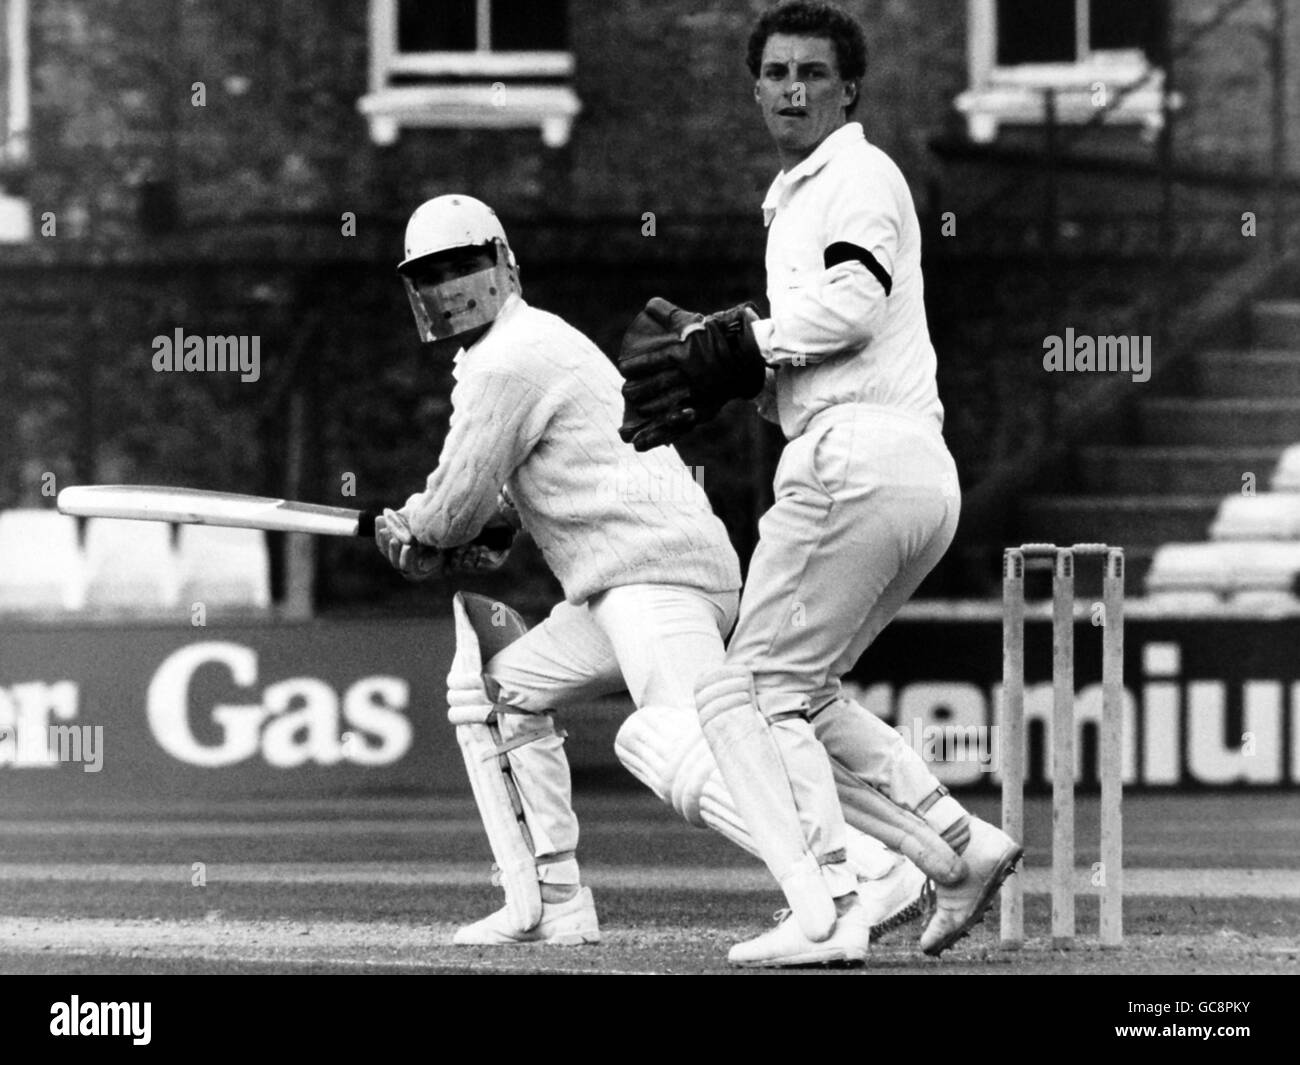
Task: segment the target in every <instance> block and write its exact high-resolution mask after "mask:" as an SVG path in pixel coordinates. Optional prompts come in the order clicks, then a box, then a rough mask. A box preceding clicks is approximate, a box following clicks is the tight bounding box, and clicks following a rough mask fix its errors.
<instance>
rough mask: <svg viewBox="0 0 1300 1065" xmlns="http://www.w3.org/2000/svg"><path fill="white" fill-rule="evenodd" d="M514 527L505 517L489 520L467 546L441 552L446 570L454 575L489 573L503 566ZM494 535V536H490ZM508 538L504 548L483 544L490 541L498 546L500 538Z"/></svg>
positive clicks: (508, 552) (511, 540)
mask: <svg viewBox="0 0 1300 1065" xmlns="http://www.w3.org/2000/svg"><path fill="white" fill-rule="evenodd" d="M515 531H516V530H515V526H514V525H513V524H512V523H511V522H510V521H509V519H508V518H507V517H505V516H504V515H502V514H498V515H497V516H496V517H494V518H492V519H490V520H489V521H488V523H487V524H486V525H484V526H483V530H482V531H481V532H480V533H479V534H478V536H476V537H475V538H474V539H473V540H471V541H470V542H469V543H467V544H461V546H460V547H449V548H447V550H445V551H444V552H443V556H444V564H445V565H446V567H447V569H448V570H451V571H454V572H456V573H491V572H493V571H494V570H499V569H500V568H501V567H502V566H504V565H505V562H506V558H507V556H509V554H510V545H511V544H512V543H513V542H514V538H515ZM493 533H495V535H492V534H493ZM503 536H504V537H508V539H507V540H506V541H505V543H506V546H505V547H499V546H497V547H493V546H489V545H488V544H487V543H484V542H483V541H484V540H487V539H489V538H490V539H491V540H492V542H493V543H495V544H500V542H501V540H502V537H503Z"/></svg>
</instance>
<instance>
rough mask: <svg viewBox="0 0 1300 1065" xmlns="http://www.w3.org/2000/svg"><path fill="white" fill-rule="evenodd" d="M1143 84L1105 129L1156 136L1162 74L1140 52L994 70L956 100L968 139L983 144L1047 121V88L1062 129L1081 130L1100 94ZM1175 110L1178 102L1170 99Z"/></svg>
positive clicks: (1115, 109)
mask: <svg viewBox="0 0 1300 1065" xmlns="http://www.w3.org/2000/svg"><path fill="white" fill-rule="evenodd" d="M1137 82H1141V84H1140V85H1139V86H1138V87H1137V88H1135V89H1132V90H1131V91H1129V92H1127V93H1126V94H1125V95H1124V98H1123V100H1122V101H1121V102H1120V103H1118V104H1116V105H1113V106H1111V107H1109V109H1108V110H1107V112H1106V117H1105V119H1104V120H1103V121H1104V122H1105V123H1106V124H1107V125H1140V126H1143V127H1145V131H1146V132H1147V133H1149V134H1154V133H1155V132H1157V131H1159V129H1160V128H1161V126H1162V125H1163V124H1164V83H1165V74H1164V71H1163V70H1158V69H1156V68H1154V67H1152V66H1150V64H1148V63H1147V61H1146V59H1145V58H1144V57H1143V56H1142V54H1141V53H1140V52H1139V53H1127V52H1121V53H1114V54H1112V55H1105V54H1102V55H1097V56H1093V57H1092V58H1091V59H1089V60H1087V61H1086V62H1081V63H1033V64H1024V65H1022V66H1016V67H995V68H993V70H992V71H991V72H990V73H989V77H988V82H987V84H985V85H982V86H976V87H973V88H971V89H968V90H967V91H966V92H964V93H962V94H961V95H960V96H958V97H957V99H956V101H955V104H956V107H957V110H958V111H960V112H962V113H963V114H964V115H965V116H966V125H967V131H968V133H969V135H970V138H971V140H973V141H975V142H977V143H980V144H987V143H989V142H990V141H993V140H995V139H996V138H997V135H998V128H999V127H1000V126H1002V125H1004V124H1012V125H1042V124H1044V123H1046V121H1047V95H1046V91H1045V90H1048V89H1054V90H1055V91H1056V120H1057V121H1058V122H1060V123H1061V124H1062V125H1083V124H1084V123H1086V122H1090V121H1092V119H1093V118H1094V116H1095V115H1096V114H1097V112H1098V110H1100V108H1099V106H1098V104H1097V99H1098V91H1099V90H1101V91H1102V92H1104V95H1105V98H1106V100H1107V101H1108V102H1110V101H1113V100H1114V99H1115V97H1116V95H1117V94H1118V93H1120V92H1121V91H1122V90H1124V89H1125V88H1126V87H1127V86H1130V85H1133V84H1134V83H1137ZM1170 105H1171V106H1172V107H1174V108H1175V109H1176V108H1178V107H1180V106H1182V98H1181V97H1180V96H1179V95H1177V94H1175V95H1174V96H1172V97H1171V99H1170Z"/></svg>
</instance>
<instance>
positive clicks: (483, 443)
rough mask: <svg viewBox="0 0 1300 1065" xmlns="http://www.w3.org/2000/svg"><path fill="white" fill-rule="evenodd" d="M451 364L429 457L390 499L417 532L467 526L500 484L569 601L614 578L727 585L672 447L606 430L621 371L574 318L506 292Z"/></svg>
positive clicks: (613, 416) (436, 537) (734, 567)
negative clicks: (399, 501) (414, 484)
mask: <svg viewBox="0 0 1300 1065" xmlns="http://www.w3.org/2000/svg"><path fill="white" fill-rule="evenodd" d="M455 377H456V385H455V387H454V388H453V389H452V393H451V402H452V415H451V428H450V430H449V431H448V433H447V439H446V441H445V442H444V443H443V448H442V454H441V456H440V457H439V459H438V468H437V469H436V470H434V471H433V473H431V474H430V475H429V479H428V483H427V485H426V487H425V490H424V491H423V492H420V493H417V494H415V495H413V496H411V498H410V499H408V500H407V501H406V505H405V507H404V508H403V512H404V515H405V516H406V517H407V518H408V520H409V521H410V524H411V528H412V531H413V532H414V533H415V535H416V537H417V538H418V539H419V540H420V541H421V542H422V543H426V544H436V545H439V546H442V547H452V546H455V545H457V544H462V543H465V542H466V541H468V540H471V539H473V538H474V537H475V536H476V535H477V534H478V532H479V530H480V529H481V528H482V527H483V524H484V522H486V521H487V520H488V519H489V518H490V517H492V515H493V514H494V513H495V512H496V501H497V495H498V492H499V490H500V488H501V486H502V485H506V486H507V487H508V488H509V490H510V493H511V495H512V497H513V498H514V502H515V505H516V506H517V507H518V509H519V515H520V517H521V518H522V519H523V524H524V528H526V529H527V530H528V531H529V532H530V533H531V534H532V536H533V539H534V540H536V542H537V544H538V546H539V547H540V548H541V551H542V555H543V556H544V557H545V559H546V562H547V564H548V565H549V566H550V567H551V569H552V570H553V571H554V573H555V575H556V576H557V577H558V578H559V580H560V584H561V585H563V587H564V594H565V598H566V599H567V600H568V601H569V602H571V603H582V602H585V601H586V600H587V599H589V598H590V597H591V596H593V595H595V594H596V593H598V592H601V591H604V590H605V589H607V588H613V587H615V586H618V585H624V584H679V585H685V586H688V587H692V588H699V589H701V590H704V591H715V592H716V591H731V590H734V589H736V588H739V587H740V566H739V563H738V562H737V559H736V553H735V551H734V550H733V549H732V546H731V542H730V541H729V539H728V538H727V531H726V529H725V528H724V527H723V525H722V522H721V521H719V520H718V518H717V516H716V515H715V514H714V513H713V509H712V507H710V505H709V501H708V498H707V497H706V496H705V494H704V491H703V489H702V488H701V487H700V485H699V484H698V483H696V481H695V479H694V478H693V477H692V473H691V470H690V469H689V468H688V467H687V466H686V465H685V464H684V463H683V462H682V460H681V459H680V458H679V457H678V455H677V452H676V450H675V449H673V448H671V447H660V448H655V449H654V450H653V451H649V452H646V453H644V454H641V453H638V452H637V451H635V450H633V448H632V446H631V445H630V444H625V443H623V441H622V440H620V439H619V436H618V426H619V422H620V420H621V418H622V413H623V400H622V395H621V393H620V388H621V386H622V378H621V377H620V376H619V374H618V371H617V370H616V369H615V368H614V366H613V364H612V363H611V362H610V361H609V360H608V359H607V358H606V357H605V356H604V354H602V353H601V351H600V349H599V348H597V347H596V345H595V344H593V343H592V342H591V341H590V340H588V339H587V338H586V337H585V336H583V334H582V333H580V332H578V330H576V329H574V328H573V327H572V326H571V325H569V324H568V323H567V322H565V321H564V320H563V319H561V318H558V317H556V316H555V315H553V314H548V313H546V312H545V311H540V310H537V309H536V308H534V307H530V306H529V305H528V304H527V303H525V302H524V300H523V299H522V298H520V297H518V296H512V297H511V298H510V300H509V301H508V302H507V303H506V306H505V307H504V308H503V310H502V312H501V314H500V315H499V316H498V318H497V320H496V321H495V322H494V323H493V325H492V328H491V329H489V330H488V332H487V333H486V334H485V335H484V336H483V337H482V338H481V339H480V340H479V341H478V342H477V343H476V344H474V345H473V346H472V347H471V348H470V349H469V350H468V351H462V352H461V353H460V355H459V356H457V359H456V369H455Z"/></svg>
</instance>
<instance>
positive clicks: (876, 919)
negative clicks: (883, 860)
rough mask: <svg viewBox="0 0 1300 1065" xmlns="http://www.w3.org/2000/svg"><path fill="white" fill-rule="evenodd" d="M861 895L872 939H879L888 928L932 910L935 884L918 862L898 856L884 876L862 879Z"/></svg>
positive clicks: (901, 925) (859, 895)
mask: <svg viewBox="0 0 1300 1065" xmlns="http://www.w3.org/2000/svg"><path fill="white" fill-rule="evenodd" d="M858 898H859V899H860V900H861V902H862V905H863V907H864V908H865V909H866V911H867V921H868V922H869V923H870V925H871V942H873V943H879V942H880V940H881V939H882V938H883V937H884V936H885V935H887V934H888V933H889V932H892V931H894V930H895V929H898V928H902V927H903V926H904V925H906V924H910V923H911V922H912V921H916V920H919V919H920V918H922V917H925V916H927V915H928V914H929V913H930V908H931V907H932V906H933V905H934V885H933V884H931V883H930V878H929V877H927V876H926V875H925V874H924V873H923V872H921V870H920V869H918V868H917V867H916V866H915V865H913V864H912V863H911V862H909V861H907V859H905V858H899V859H898V861H896V862H895V863H894V867H893V868H892V869H891V870H890V871H889V872H888V873H886V874H885V875H884V876H882V877H877V878H876V879H874V880H859V881H858Z"/></svg>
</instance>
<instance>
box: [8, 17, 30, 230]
mask: <svg viewBox="0 0 1300 1065" xmlns="http://www.w3.org/2000/svg"><path fill="white" fill-rule="evenodd" d="M27 4H28V0H0V243H14V242H17V241H26V240H30V239H31V237H32V217H31V208H30V205H29V204H28V203H27V201H26V200H25V199H23V198H21V197H20V196H16V195H13V194H12V191H11V188H12V184H13V178H14V176H15V175H16V174H18V173H21V172H22V170H23V169H24V167H25V166H26V164H27V149H28V145H27V129H28V116H29V100H28V80H27V79H28V68H27Z"/></svg>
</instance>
